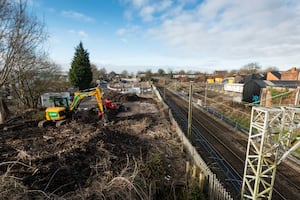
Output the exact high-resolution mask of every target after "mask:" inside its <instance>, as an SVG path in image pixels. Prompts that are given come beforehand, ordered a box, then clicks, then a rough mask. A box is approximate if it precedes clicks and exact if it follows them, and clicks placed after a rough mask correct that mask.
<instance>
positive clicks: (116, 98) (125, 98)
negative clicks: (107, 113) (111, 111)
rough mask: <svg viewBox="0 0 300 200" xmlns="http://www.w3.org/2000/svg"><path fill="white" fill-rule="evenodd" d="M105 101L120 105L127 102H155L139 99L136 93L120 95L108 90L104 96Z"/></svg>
mask: <svg viewBox="0 0 300 200" xmlns="http://www.w3.org/2000/svg"><path fill="white" fill-rule="evenodd" d="M103 98H104V99H110V100H112V101H113V102H120V103H125V102H134V101H143V102H144V101H149V102H154V101H153V99H148V98H143V97H139V96H138V95H136V94H134V93H125V94H122V93H119V92H115V91H112V90H106V91H105V92H104V95H103Z"/></svg>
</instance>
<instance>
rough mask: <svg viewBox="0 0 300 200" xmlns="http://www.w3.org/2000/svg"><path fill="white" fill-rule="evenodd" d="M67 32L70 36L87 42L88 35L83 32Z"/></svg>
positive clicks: (71, 30)
mask: <svg viewBox="0 0 300 200" xmlns="http://www.w3.org/2000/svg"><path fill="white" fill-rule="evenodd" d="M68 32H69V33H70V34H73V35H76V36H78V37H79V38H80V39H82V40H87V39H88V37H89V35H88V34H87V33H86V32H85V31H83V30H78V31H77V30H73V29H70V30H68Z"/></svg>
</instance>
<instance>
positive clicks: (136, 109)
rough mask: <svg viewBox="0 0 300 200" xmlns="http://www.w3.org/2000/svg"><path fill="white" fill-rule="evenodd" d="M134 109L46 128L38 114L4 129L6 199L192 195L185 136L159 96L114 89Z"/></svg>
mask: <svg viewBox="0 0 300 200" xmlns="http://www.w3.org/2000/svg"><path fill="white" fill-rule="evenodd" d="M105 98H108V99H112V100H113V101H114V102H119V103H122V104H123V105H124V106H125V107H126V109H125V111H123V112H120V113H118V114H116V115H115V116H114V117H113V118H111V119H110V122H108V123H104V122H103V121H101V120H100V119H99V118H98V116H97V115H95V113H89V112H88V111H86V113H85V114H83V115H81V118H80V119H78V120H76V121H71V122H69V123H67V124H65V125H62V126H60V127H58V128H56V127H44V128H38V127H37V122H36V121H35V119H36V116H37V112H36V110H30V111H28V112H24V113H22V115H19V116H18V117H15V120H11V121H9V123H8V124H4V125H1V127H0V128H1V129H0V132H1V134H0V199H185V198H187V196H188V195H190V196H191V195H193V191H192V189H191V188H190V187H187V182H186V175H185V171H186V169H185V166H186V161H187V160H188V157H187V156H186V154H185V153H184V152H181V150H180V149H181V148H180V140H179V139H178V137H177V134H176V132H175V131H174V130H175V129H174V127H173V126H172V125H171V124H170V121H169V118H168V115H167V113H166V112H165V110H163V109H162V107H161V105H160V103H158V102H157V101H156V100H155V99H152V98H141V97H138V96H137V95H133V94H117V93H109V92H108V93H107V94H106V96H105Z"/></svg>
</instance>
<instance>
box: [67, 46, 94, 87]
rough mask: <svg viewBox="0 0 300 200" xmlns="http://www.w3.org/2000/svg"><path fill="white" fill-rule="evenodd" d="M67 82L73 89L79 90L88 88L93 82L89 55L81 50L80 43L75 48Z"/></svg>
mask: <svg viewBox="0 0 300 200" xmlns="http://www.w3.org/2000/svg"><path fill="white" fill-rule="evenodd" d="M69 80H70V83H71V85H72V86H73V87H78V88H79V89H80V90H83V89H87V88H89V87H90V85H91V82H92V80H93V73H92V69H91V64H90V60H89V53H88V52H87V50H85V49H84V48H83V45H82V42H80V43H79V45H78V46H77V47H76V48H75V55H74V57H73V60H72V64H71V69H70V71H69Z"/></svg>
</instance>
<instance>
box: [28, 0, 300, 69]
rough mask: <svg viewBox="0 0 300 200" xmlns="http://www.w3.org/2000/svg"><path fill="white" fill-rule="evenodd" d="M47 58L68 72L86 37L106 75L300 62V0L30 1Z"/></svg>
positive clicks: (287, 66) (94, 60) (86, 44)
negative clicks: (43, 33)
mask: <svg viewBox="0 0 300 200" xmlns="http://www.w3.org/2000/svg"><path fill="white" fill-rule="evenodd" d="M29 6H30V8H31V10H32V11H33V12H34V13H35V14H36V15H37V16H38V18H40V19H41V20H42V21H43V22H44V23H45V24H46V31H47V33H48V35H49V38H48V42H47V50H48V51H49V57H50V59H52V60H53V61H54V62H56V63H57V64H59V65H60V66H61V67H62V69H63V70H65V71H68V70H69V68H70V65H71V62H72V58H73V56H74V52H75V48H76V46H78V44H79V42H80V41H82V43H83V46H84V48H85V49H87V51H88V52H89V55H90V62H91V63H93V64H95V65H97V67H98V68H103V67H104V68H105V69H106V71H107V72H110V71H115V72H117V73H121V72H123V71H124V70H126V71H128V72H133V73H136V72H138V71H146V70H151V71H152V72H156V71H157V70H158V69H160V68H161V69H164V70H165V71H166V72H168V71H170V70H172V71H175V72H176V71H179V70H185V71H200V72H206V73H211V72H213V71H214V70H229V71H230V70H233V69H240V68H241V67H243V66H244V65H246V64H248V63H253V62H256V63H258V64H259V65H260V66H262V68H267V67H274V66H275V67H277V68H278V69H280V70H288V69H290V68H292V67H300V1H299V0H251V1H250V0H29Z"/></svg>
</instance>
